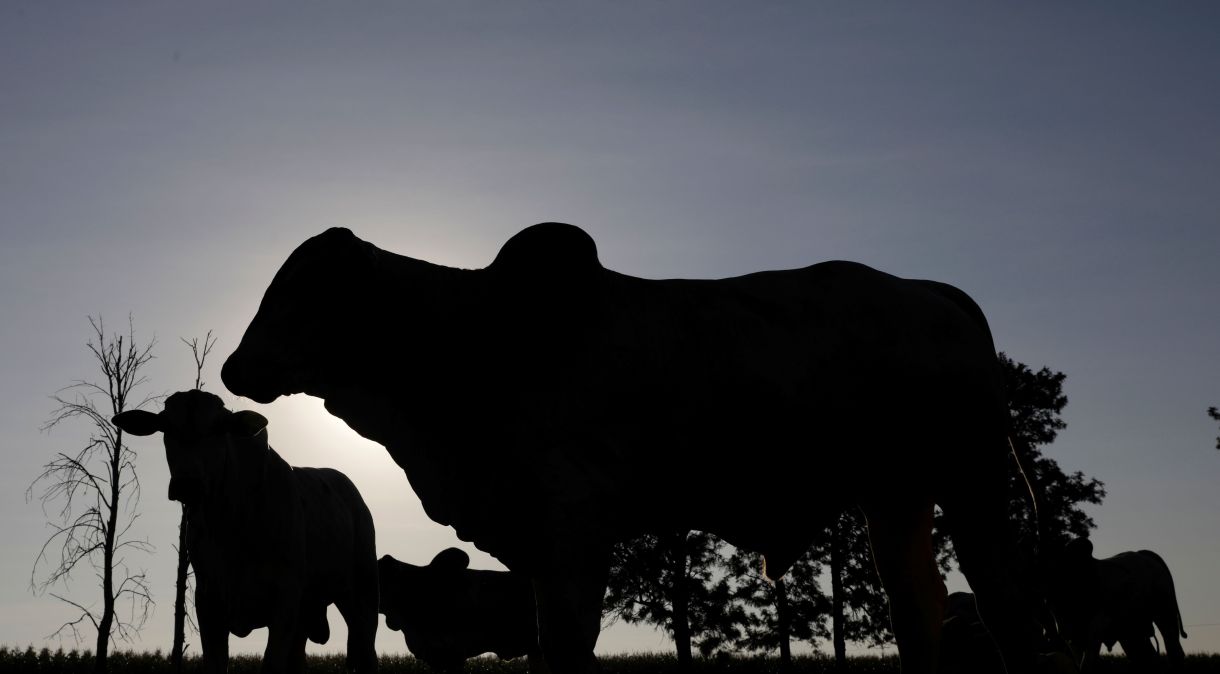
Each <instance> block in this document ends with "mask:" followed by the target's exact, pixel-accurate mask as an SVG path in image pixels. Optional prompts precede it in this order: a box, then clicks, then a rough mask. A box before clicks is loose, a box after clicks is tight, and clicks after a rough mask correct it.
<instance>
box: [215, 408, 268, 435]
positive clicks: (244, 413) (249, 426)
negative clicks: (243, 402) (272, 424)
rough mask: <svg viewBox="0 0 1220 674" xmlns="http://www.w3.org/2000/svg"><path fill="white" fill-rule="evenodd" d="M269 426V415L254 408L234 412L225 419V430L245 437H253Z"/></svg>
mask: <svg viewBox="0 0 1220 674" xmlns="http://www.w3.org/2000/svg"><path fill="white" fill-rule="evenodd" d="M266 427H267V417H264V416H263V415H261V414H259V413H258V412H255V411H254V410H240V411H238V412H234V413H233V414H231V415H230V416H229V418H228V420H226V421H225V430H226V431H228V432H230V433H232V434H233V435H236V436H238V437H243V438H251V437H254V436H255V435H257V434H258V432H259V431H261V430H263V429H264V428H266Z"/></svg>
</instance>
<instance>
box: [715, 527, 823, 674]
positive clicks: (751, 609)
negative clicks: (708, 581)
mask: <svg viewBox="0 0 1220 674" xmlns="http://www.w3.org/2000/svg"><path fill="white" fill-rule="evenodd" d="M724 565H725V570H726V572H727V577H726V580H728V581H729V582H730V583H731V585H732V587H733V591H732V594H733V596H734V598H735V599H736V600H737V601H738V602H740V604H741V605H742V606H743V607H744V608H745V609H746V611H747V613H746V615H745V616H744V617H745V618H746V620H744V621H742V623H741V627H742V629H741V631H740V632H739V637H738V638H737V639H735V640H734V643H735V645H736V646H737V648H739V649H740V650H746V651H754V652H774V651H776V650H778V651H779V654H780V664H781V667H782V668H783V669H784V670H788V669H790V668H791V665H792V650H791V643H792V642H793V641H797V642H805V643H810V644H812V643H814V642H815V641H816V640H818V639H824V638H826V637H827V636H828V632H827V631H826V627H825V621H824V618H825V616H826V613H827V611H828V609H829V598H828V597H827V596H826V595H825V594H824V593H823V592H822V589H821V586H820V585H819V583H818V577H819V576H820V575H821V574H822V564H821V562H820V561H819V560H818V559H817V556H816V555H815V554H814V553H813V552H812V551H811V552H810V553H807V554H806V555H805V556H803V557H801V558H800V559H799V560H797V561H796V563H795V564H793V565H792V568H790V569H789V570H788V572H787V573H785V574H784V577H783V578H781V579H780V580H777V581H775V582H774V583H772V582H771V581H768V580H767V579H766V578H764V577H763V574H762V559H761V557H760V556H759V555H758V554H756V553H753V552H749V551H747V550H741V549H734V551H733V553H732V554H731V555H729V556H728V557H727V558H726V559H725V562H724Z"/></svg>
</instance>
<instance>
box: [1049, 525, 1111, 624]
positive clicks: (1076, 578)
mask: <svg viewBox="0 0 1220 674" xmlns="http://www.w3.org/2000/svg"><path fill="white" fill-rule="evenodd" d="M1049 557H1050V562H1049V564H1048V570H1047V571H1046V576H1047V579H1046V586H1047V599H1048V600H1049V603H1050V606H1051V609H1052V611H1053V613H1054V615H1055V620H1056V622H1057V623H1058V628H1059V630H1061V632H1062V635H1063V636H1064V637H1066V638H1067V639H1068V640H1069V641H1074V642H1077V643H1083V639H1084V630H1085V629H1086V628H1087V626H1088V623H1089V620H1090V616H1091V615H1092V614H1093V612H1094V610H1095V603H1096V601H1097V600H1099V599H1100V598H1099V597H1098V596H1097V586H1096V583H1097V559H1096V558H1095V557H1093V544H1092V543H1091V542H1090V541H1089V539H1087V538H1077V539H1074V540H1072V541H1070V542H1068V543H1067V544H1066V545H1065V546H1063V547H1062V548H1061V549H1058V550H1055V551H1053V552H1052V553H1051V554H1050V555H1049Z"/></svg>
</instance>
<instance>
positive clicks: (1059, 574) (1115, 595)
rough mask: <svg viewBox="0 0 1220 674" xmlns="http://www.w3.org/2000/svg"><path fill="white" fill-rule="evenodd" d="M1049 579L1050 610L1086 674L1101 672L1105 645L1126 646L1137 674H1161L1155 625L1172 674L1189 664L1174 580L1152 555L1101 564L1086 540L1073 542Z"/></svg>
mask: <svg viewBox="0 0 1220 674" xmlns="http://www.w3.org/2000/svg"><path fill="white" fill-rule="evenodd" d="M1056 562H1057V563H1055V564H1054V565H1053V568H1052V571H1051V572H1050V574H1049V580H1048V585H1049V586H1050V589H1049V598H1050V603H1051V607H1052V609H1053V610H1054V612H1055V618H1056V619H1057V620H1058V621H1059V625H1060V629H1061V630H1062V632H1063V635H1064V636H1065V637H1066V638H1067V640H1068V643H1069V644H1070V645H1071V646H1072V649H1073V650H1074V651H1075V652H1076V654H1077V657H1078V658H1079V661H1080V669H1081V671H1082V672H1086V674H1087V672H1089V671H1094V670H1096V663H1097V660H1098V657H1099V655H1100V652H1101V646H1102V644H1105V646H1106V650H1110V649H1112V648H1113V647H1114V644H1116V643H1118V644H1122V647H1123V651H1124V652H1125V653H1126V654H1127V657H1128V658H1130V659H1131V662H1132V664H1133V665H1134V666H1135V667H1136V668H1137V670H1138V671H1155V670H1156V669H1157V664H1158V663H1157V660H1158V658H1157V651H1156V649H1155V648H1154V647H1153V645H1152V642H1153V639H1154V638H1155V637H1154V634H1153V629H1152V628H1153V625H1154V624H1155V625H1156V628H1157V630H1159V631H1160V633H1161V640H1162V641H1163V642H1164V643H1165V653H1166V655H1167V656H1168V661H1169V669H1170V670H1171V671H1181V670H1182V669H1183V667H1184V662H1185V660H1186V652H1185V651H1184V650H1183V649H1182V642H1181V641H1180V640H1179V637H1180V638H1182V639H1185V638H1186V630H1185V629H1184V627H1183V625H1182V614H1181V612H1180V611H1179V610H1178V598H1177V594H1176V592H1175V590H1174V585H1173V575H1172V574H1171V573H1170V572H1169V566H1168V565H1167V564H1165V560H1164V559H1161V556H1160V555H1158V554H1156V553H1155V552H1153V551H1151V550H1135V551H1130V552H1120V553H1118V554H1117V555H1114V556H1113V557H1106V558H1104V559H1097V558H1096V557H1094V556H1093V544H1092V543H1091V542H1090V541H1089V539H1087V538H1077V539H1074V540H1072V541H1071V542H1069V543H1068V544H1067V545H1066V546H1065V548H1064V550H1063V551H1062V553H1061V554H1059V555H1057V560H1056Z"/></svg>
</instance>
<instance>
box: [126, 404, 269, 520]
mask: <svg viewBox="0 0 1220 674" xmlns="http://www.w3.org/2000/svg"><path fill="white" fill-rule="evenodd" d="M112 421H113V422H114V425H115V426H118V427H119V428H121V429H122V430H124V431H126V432H127V433H131V434H132V435H152V434H153V433H156V432H158V431H160V432H161V433H162V435H163V436H164V441H165V458H166V461H167V462H168V463H169V476H170V477H169V498H170V499H172V500H174V501H180V502H182V503H184V504H187V505H190V504H194V503H197V502H198V501H200V500H201V499H202V498H204V497H205V496H206V495H207V494H208V493H209V492H210V490H211V489H212V488H213V486H214V483H215V482H216V480H217V479H218V478H219V476H220V475H222V474H223V471H224V469H225V464H226V461H227V454H228V452H229V450H230V445H231V443H232V441H233V440H234V439H241V438H251V437H253V436H255V435H257V434H258V433H260V432H262V431H263V429H264V428H266V426H267V419H265V418H264V417H263V415H261V414H259V413H258V412H253V411H248V410H247V411H241V412H232V411H230V410H227V409H225V406H224V403H223V402H222V401H221V400H220V398H218V397H216V396H214V395H212V394H211V393H204V392H203V391H197V390H193V391H181V392H179V393H175V394H173V395H171V396H170V397H169V398H167V399H166V400H165V409H163V410H162V411H161V412H159V413H157V414H153V413H152V412H148V411H146V410H130V411H127V412H123V413H121V414H117V415H115V417H114V419H113V420H112Z"/></svg>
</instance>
